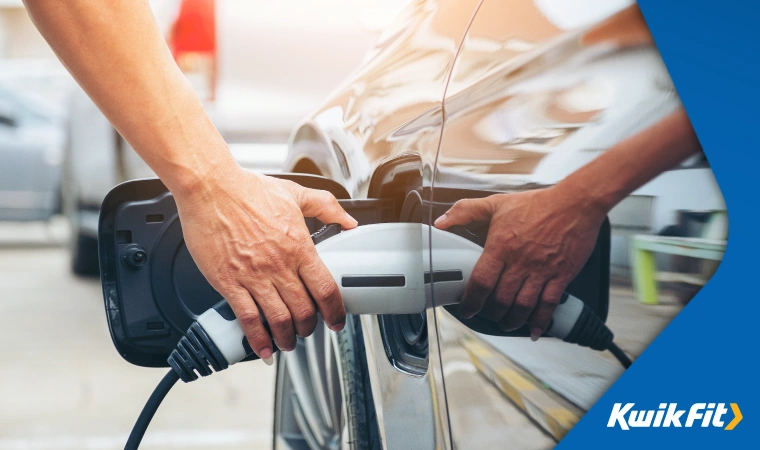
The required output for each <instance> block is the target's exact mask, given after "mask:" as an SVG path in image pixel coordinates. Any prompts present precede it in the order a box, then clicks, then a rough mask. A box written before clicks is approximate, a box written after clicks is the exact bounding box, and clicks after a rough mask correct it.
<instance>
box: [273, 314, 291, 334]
mask: <svg viewBox="0 0 760 450" xmlns="http://www.w3.org/2000/svg"><path fill="white" fill-rule="evenodd" d="M267 319H268V320H267V321H268V322H269V327H270V328H271V329H272V330H277V331H283V330H288V329H289V328H292V326H293V319H292V318H291V317H290V313H288V312H285V311H281V312H277V313H275V314H272V317H268V318H267Z"/></svg>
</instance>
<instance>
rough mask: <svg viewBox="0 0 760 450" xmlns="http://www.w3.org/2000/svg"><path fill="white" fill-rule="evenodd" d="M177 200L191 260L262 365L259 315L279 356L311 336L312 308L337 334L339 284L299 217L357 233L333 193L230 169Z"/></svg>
mask: <svg viewBox="0 0 760 450" xmlns="http://www.w3.org/2000/svg"><path fill="white" fill-rule="evenodd" d="M175 198H176V201H177V208H178V210H179V216H180V220H181V223H182V230H183V234H184V236H185V241H186V243H187V248H188V250H189V251H190V254H191V255H192V257H193V260H194V261H195V263H196V264H197V265H198V268H199V269H200V271H201V272H202V273H203V275H204V276H205V277H206V279H207V280H208V282H209V283H210V284H211V286H213V287H214V289H216V290H217V291H218V292H219V293H220V294H221V295H222V296H224V298H225V299H226V300H227V302H229V304H230V306H231V307H232V310H233V311H234V312H235V315H236V316H237V319H238V321H239V322H240V325H241V326H242V328H243V331H244V332H245V335H246V337H247V338H248V342H249V343H250V345H251V348H252V349H253V350H254V351H255V352H256V354H258V355H259V357H261V359H263V360H264V361H265V362H267V363H268V364H271V363H272V344H271V340H270V337H269V334H268V333H267V331H266V329H265V328H264V325H263V323H262V317H260V313H263V315H264V317H266V321H267V322H268V324H269V328H270V330H271V332H272V337H273V338H274V340H275V342H276V344H277V346H278V347H279V348H280V349H281V350H284V351H290V350H293V349H294V348H295V345H296V335H299V336H308V335H310V334H311V333H312V332H313V331H314V328H315V327H316V323H317V316H316V313H317V310H318V311H319V312H320V313H321V314H322V318H323V320H324V322H325V324H327V326H328V327H329V328H330V329H331V330H333V331H339V330H341V329H342V328H343V326H344V324H345V320H346V309H345V306H344V304H343V300H342V299H341V296H340V292H339V290H338V286H337V285H336V284H335V281H334V280H333V277H332V275H331V274H330V272H329V271H328V270H327V267H325V265H324V264H323V263H322V260H321V259H320V258H319V256H318V255H317V251H316V249H315V248H314V244H313V243H312V240H311V236H310V234H309V231H308V229H307V227H306V224H305V223H304V219H303V218H304V217H316V218H317V219H319V220H320V221H322V222H324V223H338V224H340V225H341V226H342V227H343V228H345V229H351V228H354V227H356V225H357V222H356V220H354V219H353V218H352V217H351V216H349V215H348V214H347V213H346V212H345V211H344V210H343V208H342V207H341V206H340V205H339V204H338V201H337V200H336V199H335V197H334V196H333V195H332V194H330V193H329V192H327V191H318V190H313V189H306V188H304V187H301V186H299V185H298V184H296V183H293V182H291V181H286V180H280V179H276V178H271V177H267V176H263V175H259V174H255V173H251V172H247V171H245V170H243V169H241V168H240V167H237V166H235V167H234V168H231V169H228V170H226V171H225V172H224V173H222V174H219V175H216V176H214V177H209V179H207V180H204V181H203V184H202V185H200V186H199V187H198V188H197V189H193V190H192V192H191V193H185V194H181V195H180V196H177V195H176V194H175ZM312 298H313V300H312Z"/></svg>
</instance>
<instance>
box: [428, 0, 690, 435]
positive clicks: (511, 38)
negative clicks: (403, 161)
mask: <svg viewBox="0 0 760 450" xmlns="http://www.w3.org/2000/svg"><path fill="white" fill-rule="evenodd" d="M679 105H680V102H679V100H678V98H677V95H676V94H675V91H674V89H673V88H672V85H671V83H670V79H669V77H668V74H667V71H666V70H665V68H664V66H663V64H662V61H661V59H660V57H659V54H658V52H657V50H656V48H655V47H654V45H653V42H652V40H651V36H650V35H649V33H648V30H647V28H646V25H645V24H644V22H643V19H642V17H641V15H640V12H639V11H638V9H637V7H636V6H635V5H633V4H632V2H629V1H609V0H598V1H573V2H567V1H549V0H484V1H483V2H482V3H481V5H480V8H479V10H478V12H477V14H476V16H475V19H474V20H473V22H472V23H471V25H470V28H469V30H468V33H467V35H466V37H465V39H464V41H463V44H462V48H461V50H460V52H459V55H458V57H457V60H456V62H455V67H454V70H453V73H452V77H451V80H450V82H449V86H448V89H447V92H446V96H445V99H444V111H445V119H444V129H443V133H442V139H441V145H440V149H439V153H438V157H437V164H436V167H435V174H434V189H433V202H432V204H433V208H434V211H433V216H434V217H435V216H437V215H439V214H442V213H443V212H445V211H446V209H447V208H448V207H449V206H450V205H451V204H453V203H454V202H455V201H456V200H459V199H462V198H471V197H478V196H485V195H488V194H489V193H492V192H514V191H520V190H524V189H532V188H538V187H542V186H548V185H551V184H554V183H556V182H557V181H559V180H561V179H562V178H564V177H565V176H566V175H568V174H569V173H571V172H572V171H574V170H575V169H577V168H579V167H580V166H582V165H583V164H585V163H586V162H588V161H590V160H591V159H593V158H594V157H595V156H597V155H598V154H599V153H601V152H602V151H604V149H606V148H608V147H610V146H611V145H613V144H615V143H616V142H619V141H620V140H622V139H624V138H625V137H627V136H630V135H631V134H633V133H635V132H637V131H639V130H641V129H643V128H645V127H646V126H648V125H650V124H652V123H654V122H656V121H657V120H658V119H660V118H662V117H664V116H665V115H667V114H668V113H669V112H671V111H673V110H674V109H675V108H677V107H678V106H679ZM487 227H488V224H473V225H471V226H469V227H465V229H464V231H461V230H460V231H459V232H460V233H465V234H468V235H470V237H471V238H472V240H475V241H477V242H479V243H481V245H482V243H483V242H484V239H485V235H486V233H487ZM606 233H608V229H607V230H603V233H602V235H601V236H600V240H599V242H598V245H597V249H596V251H595V256H594V255H592V258H591V259H590V260H589V263H587V266H586V268H584V272H582V276H580V278H578V279H576V281H575V282H574V283H573V284H571V286H570V287H569V288H568V291H570V290H572V289H577V290H578V291H577V292H583V297H581V296H580V294H579V295H577V296H579V297H580V298H582V299H583V300H584V301H587V302H591V303H593V304H594V305H593V307H594V309H595V310H596V312H597V314H598V315H599V316H601V317H603V318H604V317H606V315H607V309H606V306H607V303H608V296H609V236H608V235H606ZM431 248H432V258H433V259H432V265H433V270H435V266H436V260H435V250H436V243H435V241H433V242H431ZM445 288H446V287H445V284H443V283H438V282H436V283H434V284H433V297H434V299H435V293H436V292H439V290H441V289H445ZM615 307H616V305H615V304H613V305H611V306H610V308H613V309H614V308H615ZM628 311H630V310H623V309H620V308H619V309H618V310H616V313H617V314H619V315H621V316H620V319H623V320H627V319H628V318H629V317H626V316H625V314H629V312H628ZM435 314H436V319H437V320H436V323H437V333H438V342H439V346H440V355H441V361H442V375H443V378H444V381H445V383H444V385H445V398H446V402H447V405H448V414H449V426H450V431H451V443H452V447H454V448H480V449H490V448H505V447H507V446H509V447H511V448H546V447H552V446H553V445H554V444H555V443H556V442H557V441H559V440H560V439H561V438H562V437H563V436H564V435H565V433H567V431H568V430H569V429H570V428H571V427H572V426H573V425H574V424H575V423H576V422H577V421H578V420H579V419H580V417H582V415H583V414H584V413H585V411H586V410H588V409H589V408H590V407H591V405H593V403H594V402H595V401H596V400H597V399H598V397H599V396H600V395H601V394H602V393H603V392H604V391H605V390H606V388H607V387H608V386H609V385H610V384H611V383H612V382H613V381H614V380H615V379H616V378H617V377H618V376H619V375H620V374H621V373H622V368H621V367H620V366H619V365H618V364H617V362H616V361H615V360H614V359H612V358H611V356H610V355H608V354H605V353H600V352H596V351H594V350H590V349H587V348H581V347H578V346H574V345H571V344H566V343H564V342H562V341H559V340H556V339H552V338H542V339H540V340H539V341H538V342H532V341H531V340H530V339H529V337H527V336H528V335H527V333H526V332H525V330H523V331H522V333H517V336H494V335H491V334H489V333H491V332H492V331H493V330H492V329H491V330H490V331H489V330H486V329H485V328H478V327H476V326H475V325H474V324H473V323H471V321H462V320H458V319H457V318H456V317H455V314H456V310H455V309H452V308H449V309H444V308H442V307H438V308H435ZM464 323H466V324H467V325H465V324H464ZM472 328H476V329H479V330H480V331H488V333H479V332H476V331H473V329H472ZM492 328H493V327H492ZM613 331H614V330H613ZM496 334H498V333H496Z"/></svg>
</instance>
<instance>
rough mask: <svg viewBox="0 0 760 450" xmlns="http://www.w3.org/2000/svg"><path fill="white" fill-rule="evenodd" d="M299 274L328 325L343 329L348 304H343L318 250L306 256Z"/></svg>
mask: <svg viewBox="0 0 760 450" xmlns="http://www.w3.org/2000/svg"><path fill="white" fill-rule="evenodd" d="M298 274H299V275H300V276H301V279H302V280H303V283H304V285H306V289H308V290H309V292H310V293H311V297H312V298H313V299H314V302H315V303H316V304H317V309H318V310H319V313H320V314H321V315H322V320H324V322H325V324H327V327H328V328H330V329H331V330H333V331H340V330H342V329H343V327H344V326H345V324H346V306H345V305H344V304H343V299H342V298H341V296H340V290H338V285H337V284H335V280H334V279H333V276H332V274H331V273H330V271H329V270H327V267H325V265H324V263H323V262H322V260H321V259H319V255H318V254H317V251H316V250H312V251H311V252H310V253H309V254H308V256H306V257H305V258H304V260H303V263H302V264H301V267H299V269H298Z"/></svg>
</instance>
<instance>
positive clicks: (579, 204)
mask: <svg viewBox="0 0 760 450" xmlns="http://www.w3.org/2000/svg"><path fill="white" fill-rule="evenodd" d="M549 189H550V190H552V191H553V195H555V196H556V198H557V200H558V201H559V202H560V204H562V205H565V207H567V208H569V209H571V210H573V211H574V212H579V213H581V214H583V215H585V216H589V217H594V218H597V219H599V220H604V218H605V217H606V216H607V214H608V213H609V212H610V210H611V209H612V207H613V206H615V204H616V202H615V201H614V199H612V197H611V196H610V195H607V194H605V193H604V192H603V191H601V190H600V189H597V188H596V187H595V186H593V185H589V184H587V183H583V182H581V180H575V179H574V177H568V178H566V179H564V180H562V181H560V182H559V183H557V184H556V185H554V186H552V187H550V188H549Z"/></svg>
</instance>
